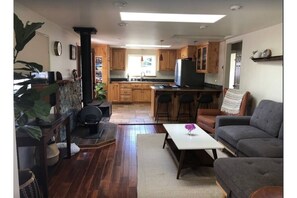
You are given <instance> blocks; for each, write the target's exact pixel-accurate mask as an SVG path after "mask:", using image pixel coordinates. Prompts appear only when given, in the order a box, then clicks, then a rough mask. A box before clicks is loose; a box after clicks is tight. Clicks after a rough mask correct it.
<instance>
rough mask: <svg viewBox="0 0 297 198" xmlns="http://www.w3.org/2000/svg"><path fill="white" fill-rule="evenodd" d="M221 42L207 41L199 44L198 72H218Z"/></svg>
mask: <svg viewBox="0 0 297 198" xmlns="http://www.w3.org/2000/svg"><path fill="white" fill-rule="evenodd" d="M219 47H220V45H219V42H206V43H202V44H199V45H197V55H196V57H197V59H196V72H197V73H217V72H218V64H219Z"/></svg>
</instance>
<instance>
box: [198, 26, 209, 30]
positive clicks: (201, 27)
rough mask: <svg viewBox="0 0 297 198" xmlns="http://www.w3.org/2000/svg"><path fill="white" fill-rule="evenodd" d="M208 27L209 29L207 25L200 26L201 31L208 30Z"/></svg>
mask: <svg viewBox="0 0 297 198" xmlns="http://www.w3.org/2000/svg"><path fill="white" fill-rule="evenodd" d="M207 27H208V26H207V25H200V26H199V28H200V29H205V28H207Z"/></svg>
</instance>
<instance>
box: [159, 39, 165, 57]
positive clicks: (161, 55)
mask: <svg viewBox="0 0 297 198" xmlns="http://www.w3.org/2000/svg"><path fill="white" fill-rule="evenodd" d="M163 41H164V40H160V42H161V48H162V42H163ZM159 61H163V54H162V53H161V54H160V57H159Z"/></svg>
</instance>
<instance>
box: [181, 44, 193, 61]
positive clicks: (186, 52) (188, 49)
mask: <svg viewBox="0 0 297 198" xmlns="http://www.w3.org/2000/svg"><path fill="white" fill-rule="evenodd" d="M180 53H181V55H180V56H181V58H182V59H183V58H192V60H194V59H195V57H196V46H192V45H189V46H185V47H183V48H182V49H181V50H180Z"/></svg>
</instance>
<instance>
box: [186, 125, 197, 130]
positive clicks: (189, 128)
mask: <svg viewBox="0 0 297 198" xmlns="http://www.w3.org/2000/svg"><path fill="white" fill-rule="evenodd" d="M185 128H186V129H188V130H189V131H192V130H194V129H195V128H196V127H195V124H186V125H185Z"/></svg>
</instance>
